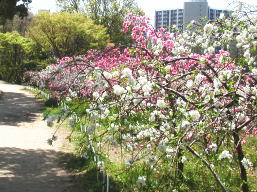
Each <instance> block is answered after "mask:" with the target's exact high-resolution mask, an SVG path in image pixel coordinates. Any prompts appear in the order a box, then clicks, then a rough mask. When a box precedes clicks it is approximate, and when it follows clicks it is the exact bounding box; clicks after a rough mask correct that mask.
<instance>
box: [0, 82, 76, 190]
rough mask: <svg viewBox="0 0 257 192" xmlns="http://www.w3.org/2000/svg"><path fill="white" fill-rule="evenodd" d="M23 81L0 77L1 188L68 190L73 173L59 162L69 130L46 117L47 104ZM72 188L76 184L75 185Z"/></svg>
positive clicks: (65, 148) (64, 152)
mask: <svg viewBox="0 0 257 192" xmlns="http://www.w3.org/2000/svg"><path fill="white" fill-rule="evenodd" d="M23 89H24V87H23V86H20V85H13V84H8V83H5V82H3V81H0V90H2V91H3V94H1V96H0V192H65V191H66V192H69V191H75V190H71V185H72V177H71V175H70V174H69V173H67V171H65V169H63V165H62V164H60V163H59V158H60V156H63V155H65V154H67V152H68V151H69V150H67V146H66V144H67V142H66V141H65V137H66V136H67V134H68V133H66V132H65V131H64V130H61V131H59V132H58V134H57V136H58V140H57V141H56V142H54V143H53V146H50V145H48V144H47V139H49V138H51V137H52V134H53V133H54V132H55V129H54V128H50V127H47V125H46V122H45V121H43V117H42V109H43V107H44V105H43V104H42V102H40V101H39V100H37V99H35V97H34V95H32V94H31V93H28V92H26V91H24V90H23ZM72 188H73V187H72Z"/></svg>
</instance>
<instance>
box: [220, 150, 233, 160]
mask: <svg viewBox="0 0 257 192" xmlns="http://www.w3.org/2000/svg"><path fill="white" fill-rule="evenodd" d="M232 158H233V156H232V155H231V154H230V153H229V151H227V150H224V151H222V153H221V154H220V155H219V158H218V159H219V160H222V159H232Z"/></svg>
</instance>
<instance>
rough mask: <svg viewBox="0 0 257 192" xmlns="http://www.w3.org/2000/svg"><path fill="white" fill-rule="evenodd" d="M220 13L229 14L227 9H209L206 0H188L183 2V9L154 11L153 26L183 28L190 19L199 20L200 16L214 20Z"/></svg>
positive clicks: (157, 27) (158, 27)
mask: <svg viewBox="0 0 257 192" xmlns="http://www.w3.org/2000/svg"><path fill="white" fill-rule="evenodd" d="M221 13H224V15H226V16H228V15H230V12H229V11H228V10H217V9H211V8H210V7H209V6H208V2H207V0H190V1H186V2H184V8H183V9H172V10H161V11H155V28H156V29H160V28H168V27H170V26H177V27H178V28H180V29H182V30H184V29H185V28H186V25H187V24H189V23H190V22H191V21H192V20H195V21H200V18H202V17H205V18H208V19H209V20H215V19H216V18H218V17H219V16H220V14H221Z"/></svg>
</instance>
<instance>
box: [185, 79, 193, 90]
mask: <svg viewBox="0 0 257 192" xmlns="http://www.w3.org/2000/svg"><path fill="white" fill-rule="evenodd" d="M193 86H194V82H193V81H192V80H188V81H187V83H186V87H187V88H188V89H192V88H193Z"/></svg>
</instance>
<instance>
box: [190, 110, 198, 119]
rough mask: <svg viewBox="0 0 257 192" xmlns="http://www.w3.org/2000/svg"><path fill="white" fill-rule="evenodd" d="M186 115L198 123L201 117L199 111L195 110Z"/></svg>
mask: <svg viewBox="0 0 257 192" xmlns="http://www.w3.org/2000/svg"><path fill="white" fill-rule="evenodd" d="M188 114H189V116H190V117H191V118H192V120H193V121H198V120H199V119H200V117H201V114H200V113H199V111H196V110H192V111H189V112H188Z"/></svg>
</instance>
